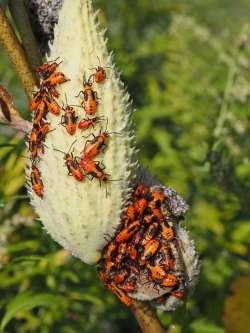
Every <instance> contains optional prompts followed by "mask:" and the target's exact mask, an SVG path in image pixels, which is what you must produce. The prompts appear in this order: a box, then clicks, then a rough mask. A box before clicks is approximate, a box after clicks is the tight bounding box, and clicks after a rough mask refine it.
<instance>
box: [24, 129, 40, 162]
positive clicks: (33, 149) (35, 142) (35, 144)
mask: <svg viewBox="0 0 250 333" xmlns="http://www.w3.org/2000/svg"><path fill="white" fill-rule="evenodd" d="M28 144H29V151H30V153H31V156H32V158H33V160H34V159H35V158H37V157H38V154H39V153H41V154H44V147H43V144H42V138H41V135H39V132H38V130H37V129H36V128H35V127H33V128H32V130H31V133H30V136H29V139H28Z"/></svg>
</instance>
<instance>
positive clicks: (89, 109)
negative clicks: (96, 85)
mask: <svg viewBox="0 0 250 333" xmlns="http://www.w3.org/2000/svg"><path fill="white" fill-rule="evenodd" d="M80 94H83V101H82V102H81V106H82V107H83V109H84V111H85V112H86V113H87V114H88V115H90V116H93V115H94V114H95V113H96V110H97V105H98V101H97V100H98V97H97V92H96V91H93V89H92V83H91V82H90V80H88V81H85V79H84V81H83V90H81V91H80V92H79V94H78V95H77V96H76V97H78V96H79V95H80Z"/></svg>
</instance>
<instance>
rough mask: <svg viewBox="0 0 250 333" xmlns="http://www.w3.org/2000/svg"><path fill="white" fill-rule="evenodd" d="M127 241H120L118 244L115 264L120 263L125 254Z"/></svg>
mask: <svg viewBox="0 0 250 333" xmlns="http://www.w3.org/2000/svg"><path fill="white" fill-rule="evenodd" d="M127 247H128V245H127V243H120V244H119V246H118V251H117V252H118V254H117V256H116V258H115V262H116V264H117V265H120V263H121V262H122V260H123V259H124V256H125V254H126V250H127Z"/></svg>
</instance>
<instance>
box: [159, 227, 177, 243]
mask: <svg viewBox="0 0 250 333" xmlns="http://www.w3.org/2000/svg"><path fill="white" fill-rule="evenodd" d="M161 230H162V231H161V235H162V238H164V239H165V240H167V241H169V242H171V241H172V240H173V239H174V238H175V235H174V229H173V228H172V227H169V226H166V224H165V223H162V224H161Z"/></svg>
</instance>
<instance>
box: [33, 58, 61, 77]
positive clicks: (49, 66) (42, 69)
mask: <svg viewBox="0 0 250 333" xmlns="http://www.w3.org/2000/svg"><path fill="white" fill-rule="evenodd" d="M58 59H59V58H57V59H56V60H52V61H49V62H48V63H46V64H42V65H41V66H39V67H37V69H36V72H37V73H38V75H39V76H40V77H41V78H42V79H47V78H48V77H49V76H50V75H51V74H52V73H54V72H55V70H56V69H57V67H58V66H59V65H60V64H61V63H62V61H61V62H59V63H58V62H57V60H58Z"/></svg>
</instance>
